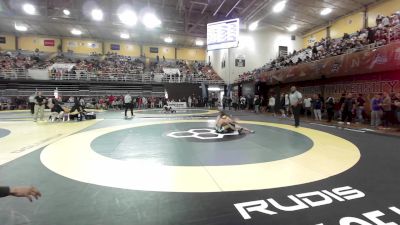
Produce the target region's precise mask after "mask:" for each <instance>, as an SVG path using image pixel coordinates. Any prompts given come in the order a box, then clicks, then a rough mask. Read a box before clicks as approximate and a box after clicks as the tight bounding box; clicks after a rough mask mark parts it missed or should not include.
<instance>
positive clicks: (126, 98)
mask: <svg viewBox="0 0 400 225" xmlns="http://www.w3.org/2000/svg"><path fill="white" fill-rule="evenodd" d="M124 104H125V118H128V115H127V112H128V109H129V110H130V111H131V117H133V103H132V96H131V95H130V94H129V93H126V95H125V96H124Z"/></svg>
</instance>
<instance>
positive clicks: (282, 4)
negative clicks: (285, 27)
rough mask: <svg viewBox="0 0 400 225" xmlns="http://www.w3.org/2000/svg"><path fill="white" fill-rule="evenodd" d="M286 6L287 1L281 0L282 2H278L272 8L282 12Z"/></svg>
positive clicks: (276, 11)
mask: <svg viewBox="0 0 400 225" xmlns="http://www.w3.org/2000/svg"><path fill="white" fill-rule="evenodd" d="M285 6H286V1H280V2H278V3H276V4H275V5H274V7H273V8H272V10H273V11H274V12H275V13H278V12H282V11H283V9H284V8H285Z"/></svg>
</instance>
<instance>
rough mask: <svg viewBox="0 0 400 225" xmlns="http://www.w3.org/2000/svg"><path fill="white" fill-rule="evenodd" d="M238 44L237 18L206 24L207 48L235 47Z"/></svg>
mask: <svg viewBox="0 0 400 225" xmlns="http://www.w3.org/2000/svg"><path fill="white" fill-rule="evenodd" d="M238 44H239V19H232V20H225V21H220V22H215V23H209V24H207V50H215V49H225V48H236V47H237V46H238Z"/></svg>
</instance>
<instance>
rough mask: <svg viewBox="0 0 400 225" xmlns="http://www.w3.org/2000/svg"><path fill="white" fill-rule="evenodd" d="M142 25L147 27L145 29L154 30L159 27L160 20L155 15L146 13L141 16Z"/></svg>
mask: <svg viewBox="0 0 400 225" xmlns="http://www.w3.org/2000/svg"><path fill="white" fill-rule="evenodd" d="M143 24H144V25H145V26H146V27H147V28H150V29H152V28H156V27H159V26H160V25H161V20H160V19H158V17H157V16H156V15H154V14H153V13H146V14H145V15H144V16H143Z"/></svg>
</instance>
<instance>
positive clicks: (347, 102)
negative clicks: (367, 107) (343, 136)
mask: <svg viewBox="0 0 400 225" xmlns="http://www.w3.org/2000/svg"><path fill="white" fill-rule="evenodd" d="M355 105H356V103H355V101H354V99H353V94H352V93H348V94H347V95H346V98H345V99H344V101H343V104H342V106H341V111H342V121H341V122H340V123H344V122H345V121H347V122H346V124H347V125H350V123H351V121H352V119H353V111H354V110H355Z"/></svg>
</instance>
